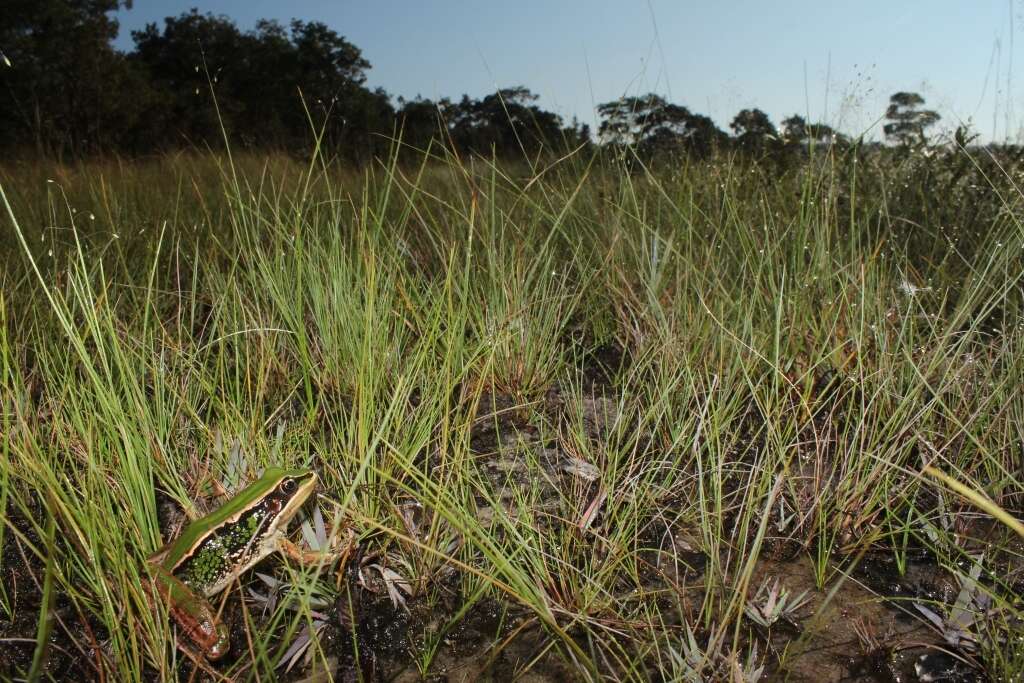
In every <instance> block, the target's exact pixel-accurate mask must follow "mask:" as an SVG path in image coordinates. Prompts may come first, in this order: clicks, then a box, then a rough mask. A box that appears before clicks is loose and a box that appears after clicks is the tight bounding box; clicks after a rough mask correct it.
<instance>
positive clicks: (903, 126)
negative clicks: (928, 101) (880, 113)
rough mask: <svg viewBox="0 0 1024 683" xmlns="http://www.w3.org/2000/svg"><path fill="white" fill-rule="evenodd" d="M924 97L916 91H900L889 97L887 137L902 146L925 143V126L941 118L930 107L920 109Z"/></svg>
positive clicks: (933, 123) (886, 116)
mask: <svg viewBox="0 0 1024 683" xmlns="http://www.w3.org/2000/svg"><path fill="white" fill-rule="evenodd" d="M923 104H924V98H923V97H921V96H920V95H918V94H917V93H916V92H898V93H895V94H894V95H893V96H892V97H890V98H889V108H888V109H887V110H886V112H885V118H886V119H887V120H888V121H889V123H887V124H885V126H884V127H883V130H884V131H885V137H886V138H888V139H889V140H890V141H891V142H894V143H896V144H897V145H900V146H902V147H909V146H912V145H916V144H922V145H923V144H925V143H926V142H927V139H926V138H925V136H924V131H925V128H928V127H930V126H933V125H935V124H936V123H938V121H939V119H940V118H941V117H940V116H939V115H938V114H937V113H936V112H934V111H931V110H929V109H919V108H918V107H920V106H922V105H923Z"/></svg>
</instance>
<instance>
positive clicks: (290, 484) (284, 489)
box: [281, 479, 299, 496]
mask: <svg viewBox="0 0 1024 683" xmlns="http://www.w3.org/2000/svg"><path fill="white" fill-rule="evenodd" d="M297 488H299V485H298V484H296V483H295V480H294V479H285V480H284V481H283V482H281V493H283V494H285V495H286V496H290V495H292V494H293V493H295V489H297Z"/></svg>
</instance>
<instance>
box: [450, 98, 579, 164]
mask: <svg viewBox="0 0 1024 683" xmlns="http://www.w3.org/2000/svg"><path fill="white" fill-rule="evenodd" d="M537 99H538V97H537V95H535V94H533V93H532V92H531V91H530V90H529V89H528V88H525V87H523V86H516V87H511V88H502V89H500V90H498V91H496V92H494V93H491V94H489V95H487V96H485V97H483V98H482V99H473V98H471V97H469V96H468V95H463V97H462V100H460V101H459V102H458V103H456V104H452V103H450V102H447V101H445V106H444V108H443V115H444V120H445V122H446V124H447V127H448V133H449V135H450V137H451V140H452V141H453V142H454V143H455V145H456V147H458V148H459V149H462V150H465V151H470V152H475V153H477V154H484V155H489V154H491V153H492V152H493V153H495V154H497V155H498V156H513V157H515V156H522V155H523V154H526V155H527V156H534V155H536V154H537V153H539V152H541V151H561V150H564V149H565V148H567V147H573V146H575V144H578V143H577V141H578V140H579V139H580V138H581V137H582V135H583V133H581V131H580V130H579V129H577V127H576V126H575V125H573V126H569V127H567V126H565V124H564V122H563V121H562V117H561V116H559V115H558V114H555V113H554V112H550V111H546V110H544V109H542V108H541V107H539V106H537V104H536V102H537Z"/></svg>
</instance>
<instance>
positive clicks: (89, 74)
mask: <svg viewBox="0 0 1024 683" xmlns="http://www.w3.org/2000/svg"><path fill="white" fill-rule="evenodd" d="M130 6H131V2H130V0H7V1H6V2H4V3H3V20H2V21H0V46H3V49H4V53H5V54H4V57H5V61H4V64H3V65H2V66H3V68H0V90H2V91H3V96H2V97H0V120H2V121H3V122H4V123H3V125H0V144H5V145H8V146H14V145H17V144H21V145H24V144H26V143H30V144H33V145H34V146H35V147H36V150H37V153H47V152H50V153H57V154H62V153H64V152H72V153H76V154H77V153H85V152H90V151H96V150H99V149H104V148H107V147H110V146H112V145H116V144H119V143H121V142H123V140H124V139H125V138H126V133H125V132H126V131H129V130H130V129H131V128H132V127H133V126H134V125H135V123H136V122H137V120H138V117H139V107H140V104H141V103H142V102H143V101H145V100H146V99H147V98H148V96H149V92H148V88H147V84H146V83H145V80H144V79H143V78H142V77H141V75H140V74H139V73H137V72H136V71H134V70H133V69H132V68H131V66H130V65H129V64H128V62H127V61H126V60H125V59H124V56H123V55H121V54H120V53H118V52H116V51H115V50H114V49H113V47H111V44H110V42H111V40H113V39H114V38H115V37H116V36H117V31H118V23H117V21H116V20H114V19H113V18H111V17H110V16H109V15H110V13H111V12H113V11H115V10H117V9H119V8H121V7H130ZM7 63H9V64H10V66H7Z"/></svg>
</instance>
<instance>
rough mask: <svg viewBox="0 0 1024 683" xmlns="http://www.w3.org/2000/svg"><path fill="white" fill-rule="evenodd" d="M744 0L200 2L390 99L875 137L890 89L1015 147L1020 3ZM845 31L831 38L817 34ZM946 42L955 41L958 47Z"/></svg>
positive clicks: (138, 15)
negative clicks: (328, 45)
mask: <svg viewBox="0 0 1024 683" xmlns="http://www.w3.org/2000/svg"><path fill="white" fill-rule="evenodd" d="M742 4H743V3H734V4H732V5H730V6H728V7H714V8H709V7H702V8H698V9H695V10H693V13H692V15H690V16H689V17H687V16H686V11H685V9H683V8H681V7H679V6H677V5H672V4H670V3H667V2H659V1H658V0H650V1H649V2H647V3H643V4H640V5H638V6H637V7H638V8H639V10H638V11H630V10H629V9H628V8H623V7H620V6H618V5H616V4H615V3H612V2H610V0H601V1H600V2H595V3H592V4H590V5H588V8H589V11H588V12H587V13H579V12H577V11H576V10H575V8H573V7H568V6H559V7H553V8H551V7H547V6H545V5H544V3H541V2H537V1H536V0H528V1H527V2H524V3H520V5H519V6H517V8H516V14H515V16H510V17H503V16H501V11H502V8H495V7H480V8H476V7H471V6H469V5H468V3H465V2H459V1H458V0H445V1H444V2H439V3H432V4H431V5H430V6H419V5H416V6H406V5H404V4H402V3H399V2H394V0H391V1H389V2H381V3H374V4H372V5H368V6H366V7H359V8H352V7H351V6H348V7H345V6H342V7H338V6H336V5H332V4H331V3H324V2H322V1H320V0H295V1H294V2H292V3H289V4H288V6H287V7H288V11H287V12H281V11H279V4H278V3H273V2H269V1H268V0H257V1H255V2H247V3H242V2H239V1H238V0H213V1H210V2H205V3H203V6H201V7H197V9H198V10H199V12H200V13H203V14H206V13H211V14H214V15H224V16H227V17H229V18H230V19H231V20H232V21H234V22H235V23H236V24H237V25H238V26H239V28H240V29H241V30H243V31H249V30H252V29H253V28H254V25H255V22H256V21H257V20H258V19H262V18H265V19H275V20H277V21H279V22H281V23H283V24H285V25H287V23H288V22H289V21H291V19H292V18H296V19H301V20H304V21H321V22H323V23H325V24H326V25H327V26H329V27H330V28H331V29H333V30H336V31H337V32H338V33H339V34H340V35H342V36H344V37H345V38H346V39H347V40H349V41H350V42H352V43H353V44H354V45H355V46H356V47H358V48H359V49H360V50H361V51H362V53H363V57H364V58H365V59H367V60H368V61H369V62H370V64H371V68H370V69H369V70H368V71H367V83H366V84H367V86H369V87H371V88H377V87H381V88H383V89H384V90H385V91H387V93H388V94H389V95H390V96H391V97H392V98H398V97H403V98H405V99H413V98H415V97H416V96H422V97H425V98H427V99H431V100H437V99H440V98H442V97H448V98H451V99H453V100H457V99H458V98H460V97H461V96H462V95H463V94H468V95H469V96H471V97H480V96H483V95H485V94H488V93H492V92H494V91H495V90H497V89H499V88H503V87H510V86H516V85H523V86H525V87H527V88H529V89H530V90H531V91H532V92H534V93H535V94H537V95H538V96H539V101H538V104H539V105H540V106H542V107H544V108H545V109H548V110H550V111H553V112H555V113H558V114H559V115H561V116H562V117H563V118H564V119H565V120H566V121H567V122H568V121H571V120H572V119H573V117H576V118H577V119H578V120H579V121H580V122H581V123H587V124H589V125H590V126H591V129H592V130H593V131H594V132H595V134H596V131H597V129H598V124H599V118H598V116H597V114H596V106H597V105H598V104H600V103H602V102H608V101H611V100H614V99H617V98H618V97H620V96H623V95H642V94H645V93H647V92H654V93H657V94H660V95H663V96H665V97H666V98H668V99H669V100H670V101H672V102H675V103H677V104H681V105H684V106H686V107H688V108H689V109H690V110H692V111H694V112H699V113H702V114H706V115H708V116H710V117H711V118H712V119H713V120H714V121H715V123H716V124H717V125H718V126H719V127H720V128H721V129H723V130H728V129H729V122H730V121H731V120H732V117H733V116H734V115H735V114H736V113H737V112H738V111H740V110H741V109H744V108H759V109H761V110H763V111H765V112H766V113H767V114H768V115H769V116H770V117H771V119H772V121H773V122H774V123H775V124H776V125H779V124H780V123H781V121H782V120H783V119H784V118H786V117H787V116H789V115H791V114H799V115H801V116H804V117H805V118H807V120H808V121H815V122H822V123H827V124H829V125H831V126H833V127H835V128H836V129H838V130H840V131H842V132H844V133H846V134H848V135H851V136H854V137H856V136H858V135H861V134H864V137H865V139H868V140H880V139H882V135H881V122H882V118H883V116H884V114H885V109H886V107H887V106H888V99H889V96H890V95H892V94H893V93H895V92H898V91H911V92H918V93H920V94H921V95H922V96H923V97H924V98H925V100H926V107H927V108H929V109H933V110H935V111H937V112H938V113H939V114H940V115H941V116H942V120H941V121H940V122H939V124H938V125H937V126H936V128H935V130H934V133H936V134H938V133H941V132H944V131H945V132H948V131H952V130H953V129H955V128H956V127H957V125H959V124H960V123H962V122H963V123H966V122H968V121H971V122H972V123H973V130H974V131H975V132H977V133H979V134H980V138H979V140H978V141H979V142H980V143H987V142H1019V141H1021V140H1022V139H1024V135H1022V127H1021V125H1020V123H1019V122H1018V117H1017V115H1016V111H1015V107H1014V101H1015V99H1017V96H1019V95H1020V94H1022V93H1021V89H1020V87H1019V86H1018V84H1017V83H1016V79H1015V76H1014V70H1013V67H1014V61H1015V59H1014V57H1015V55H1016V53H1017V52H1018V51H1019V50H1020V48H1019V47H1018V46H1017V45H1016V44H1015V40H1014V37H1015V36H1014V34H1015V27H1016V24H1017V23H1018V22H1020V18H1021V14H1020V9H1021V7H1020V6H1015V4H1014V3H1013V0H1008V2H1005V3H1004V2H996V1H995V0H986V1H985V2H981V3H976V4H973V5H972V6H971V7H964V6H963V5H962V4H958V3H955V2H952V1H949V0H947V1H946V2H941V3H928V4H927V5H926V4H925V3H923V2H918V3H914V6H910V7H908V6H904V7H900V8H899V9H898V10H897V11H895V13H894V16H891V17H890V18H887V19H876V18H875V17H882V16H884V12H883V9H888V8H887V7H885V5H884V4H883V3H882V2H879V1H878V0H872V1H871V2H869V3H867V4H866V5H865V6H864V7H862V9H861V11H859V12H858V13H857V14H856V15H855V16H852V17H847V16H845V15H844V13H843V11H842V10H841V9H837V8H834V7H831V6H830V7H826V8H818V7H814V6H813V5H812V3H810V2H808V1H807V0H799V2H795V3H791V4H790V6H789V7H788V8H787V10H786V11H785V12H779V11H776V10H774V9H773V8H767V7H760V6H753V7H750V8H748V9H747V14H745V15H741V14H740V13H741V12H742V11H743V8H742V7H740V5H742ZM194 6H195V3H194V2H188V1H184V2H182V1H179V0H159V1H158V2H154V3H150V4H148V5H147V6H146V7H145V8H143V7H141V6H138V5H137V6H136V7H134V8H132V9H130V10H120V11H118V12H117V13H116V17H117V19H118V21H119V22H120V31H119V34H118V37H117V39H116V40H115V41H114V45H115V46H116V47H117V48H118V49H121V50H125V51H129V50H131V49H132V48H133V47H134V41H133V40H132V37H131V32H132V31H133V30H139V29H141V28H143V27H144V26H145V25H146V24H148V23H152V22H155V23H157V25H158V26H159V27H161V28H162V27H163V20H164V18H165V17H169V16H178V15H180V14H181V13H182V12H187V11H189V10H190V9H191V8H192V7H194ZM925 8H927V9H925ZM460 10H461V11H460ZM943 10H947V11H943ZM844 20H845V23H844ZM840 24H841V25H843V26H844V30H843V31H842V32H839V33H836V32H835V31H834V28H833V29H832V30H824V29H828V28H829V27H834V26H836V25H840ZM524 35H525V36H527V37H526V38H523V36H524ZM570 35H571V36H574V37H573V38H571V39H566V36H570ZM677 36H681V38H682V39H679V38H677ZM721 36H730V39H729V40H721ZM801 41H805V42H801ZM948 44H956V45H958V46H963V47H961V49H960V51H959V52H957V53H955V54H954V53H953V51H951V50H949V49H947V48H946V45H948ZM736 46H739V48H737V47H736ZM749 55H754V57H750V56H749Z"/></svg>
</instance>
